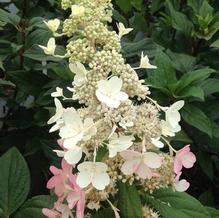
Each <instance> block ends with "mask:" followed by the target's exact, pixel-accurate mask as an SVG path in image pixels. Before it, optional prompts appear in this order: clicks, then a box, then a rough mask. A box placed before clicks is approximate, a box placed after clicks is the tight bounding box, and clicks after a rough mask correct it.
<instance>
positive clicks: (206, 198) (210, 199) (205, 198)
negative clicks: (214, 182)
mask: <svg viewBox="0 0 219 218" xmlns="http://www.w3.org/2000/svg"><path fill="white" fill-rule="evenodd" d="M211 162H212V163H213V161H212V160H211ZM198 200H199V201H200V202H201V203H202V204H203V205H205V206H208V207H211V206H213V205H214V196H213V193H212V192H211V190H210V189H209V190H207V191H204V192H203V193H202V194H201V195H200V196H199V198H198Z"/></svg>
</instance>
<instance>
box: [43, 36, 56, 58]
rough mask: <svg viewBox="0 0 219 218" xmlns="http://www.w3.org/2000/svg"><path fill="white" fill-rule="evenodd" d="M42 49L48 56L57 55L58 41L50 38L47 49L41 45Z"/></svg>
mask: <svg viewBox="0 0 219 218" xmlns="http://www.w3.org/2000/svg"><path fill="white" fill-rule="evenodd" d="M39 47H40V48H41V49H43V51H44V53H45V54H47V55H53V56H54V55H55V50H56V41H55V38H50V39H49V41H48V43H47V47H45V46H42V45H39Z"/></svg>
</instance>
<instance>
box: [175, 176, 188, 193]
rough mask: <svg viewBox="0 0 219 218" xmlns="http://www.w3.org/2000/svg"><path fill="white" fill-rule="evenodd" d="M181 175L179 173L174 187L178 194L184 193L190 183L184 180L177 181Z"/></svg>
mask: <svg viewBox="0 0 219 218" xmlns="http://www.w3.org/2000/svg"><path fill="white" fill-rule="evenodd" d="M181 174H182V172H180V173H179V174H178V175H177V176H176V178H175V184H174V187H175V189H176V191H178V192H185V191H186V190H187V189H188V188H189V186H190V183H189V182H188V181H186V180H185V179H181V180H179V178H180V176H181Z"/></svg>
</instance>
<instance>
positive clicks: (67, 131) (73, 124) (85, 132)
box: [59, 108, 97, 149]
mask: <svg viewBox="0 0 219 218" xmlns="http://www.w3.org/2000/svg"><path fill="white" fill-rule="evenodd" d="M62 119H63V122H64V125H63V126H62V127H61V128H60V132H59V135H60V137H61V138H62V139H64V143H63V145H64V147H65V148H67V149H71V148H72V147H74V146H76V144H77V143H78V142H79V141H81V140H85V141H86V140H88V139H90V138H91V136H93V135H95V134H96V131H97V130H96V127H95V126H94V122H93V119H92V118H86V119H85V120H84V123H83V122H82V120H81V118H80V115H79V114H78V113H77V111H76V110H75V109H74V108H68V109H66V110H65V112H64V113H63V117H62Z"/></svg>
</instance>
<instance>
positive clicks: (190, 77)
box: [176, 68, 214, 94]
mask: <svg viewBox="0 0 219 218" xmlns="http://www.w3.org/2000/svg"><path fill="white" fill-rule="evenodd" d="M213 72H214V70H212V69H210V68H203V69H199V70H194V71H191V72H188V73H186V74H184V75H183V76H182V77H181V78H180V80H179V82H178V84H177V87H176V94H177V93H179V92H180V91H182V90H183V89H184V88H185V87H187V86H191V85H192V84H193V83H194V82H197V81H200V80H204V79H206V78H207V77H209V76H210V75H211V73H213Z"/></svg>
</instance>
